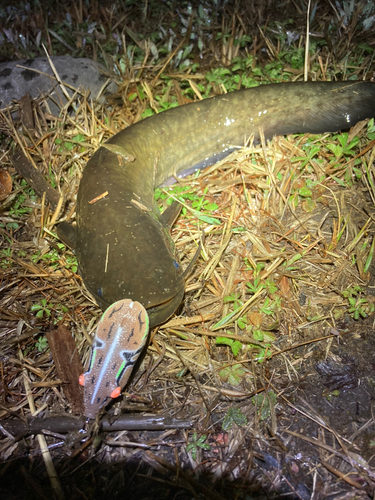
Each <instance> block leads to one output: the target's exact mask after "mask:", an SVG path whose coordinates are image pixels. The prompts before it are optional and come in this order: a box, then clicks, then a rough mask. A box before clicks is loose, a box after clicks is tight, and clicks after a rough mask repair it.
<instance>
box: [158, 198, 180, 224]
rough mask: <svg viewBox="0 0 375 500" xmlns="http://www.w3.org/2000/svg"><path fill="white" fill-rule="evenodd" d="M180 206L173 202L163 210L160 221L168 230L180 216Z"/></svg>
mask: <svg viewBox="0 0 375 500" xmlns="http://www.w3.org/2000/svg"><path fill="white" fill-rule="evenodd" d="M181 206H182V205H181V203H179V202H178V201H174V202H173V203H172V205H169V207H168V208H166V209H165V210H164V212H163V213H162V214H161V220H162V223H163V224H164V225H165V226H168V227H169V228H171V227H172V226H173V224H174V223H175V221H176V219H177V217H178V216H179V215H180V212H181Z"/></svg>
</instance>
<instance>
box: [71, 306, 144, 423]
mask: <svg viewBox="0 0 375 500" xmlns="http://www.w3.org/2000/svg"><path fill="white" fill-rule="evenodd" d="M148 330H149V319H148V315H147V312H146V309H145V308H144V307H143V306H142V305H141V304H140V303H139V302H133V301H132V300H130V299H123V300H119V301H118V302H115V303H114V304H112V305H111V306H110V307H108V309H107V310H106V311H105V312H104V314H103V316H102V317H101V320H100V322H99V325H98V327H97V330H96V334H95V339H94V343H93V347H92V352H91V358H90V363H89V369H88V371H87V372H86V373H84V374H82V375H81V376H80V378H79V383H80V384H81V385H82V386H83V387H84V413H85V416H87V417H89V418H95V417H96V415H97V414H98V412H99V410H100V409H101V408H102V407H103V406H104V405H105V404H107V403H108V402H109V400H110V398H117V397H118V396H119V395H120V394H121V390H122V389H123V388H124V387H125V385H126V383H127V381H128V380H129V377H130V374H131V372H132V370H133V366H134V364H135V362H136V361H137V359H138V356H139V355H140V353H141V351H142V349H143V347H144V345H145V343H146V339H147V334H148Z"/></svg>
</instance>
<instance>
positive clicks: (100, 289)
mask: <svg viewBox="0 0 375 500" xmlns="http://www.w3.org/2000/svg"><path fill="white" fill-rule="evenodd" d="M98 295H99V297H103V290H102V288H101V287H99V288H98Z"/></svg>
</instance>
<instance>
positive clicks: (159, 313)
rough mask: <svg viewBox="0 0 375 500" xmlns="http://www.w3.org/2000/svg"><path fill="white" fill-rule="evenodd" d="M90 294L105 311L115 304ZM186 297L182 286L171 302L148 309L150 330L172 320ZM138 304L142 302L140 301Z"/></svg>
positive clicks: (167, 301)
mask: <svg viewBox="0 0 375 500" xmlns="http://www.w3.org/2000/svg"><path fill="white" fill-rule="evenodd" d="M86 288H87V286H86ZM88 290H89V289H88ZM89 292H90V293H91V294H92V295H93V296H94V298H95V301H96V302H97V303H98V305H99V307H100V308H101V309H102V310H103V311H104V310H106V309H107V308H108V307H109V306H110V305H111V304H112V303H113V302H107V301H106V300H104V299H103V297H100V295H98V294H97V293H96V294H93V293H92V291H91V290H89ZM184 295H185V287H184V286H182V287H181V288H180V289H179V290H178V292H177V293H176V295H174V296H173V297H172V298H170V299H169V300H166V301H165V302H162V303H160V304H156V305H154V306H152V307H149V308H147V309H146V312H147V315H148V318H149V321H150V328H153V327H154V326H156V325H159V324H160V323H164V322H165V321H166V320H167V319H168V318H170V317H171V316H172V314H173V313H174V312H175V311H176V309H177V308H178V306H179V305H180V304H181V302H182V299H183V298H184ZM123 298H126V297H123ZM129 298H130V297H129ZM118 300H121V299H118ZM132 300H135V299H132ZM137 300H138V299H137ZM138 302H140V301H139V300H138Z"/></svg>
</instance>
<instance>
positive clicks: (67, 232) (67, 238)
mask: <svg viewBox="0 0 375 500" xmlns="http://www.w3.org/2000/svg"><path fill="white" fill-rule="evenodd" d="M56 232H57V236H58V237H59V238H60V240H61V241H62V242H63V243H64V244H65V245H67V246H68V247H69V248H71V249H72V250H74V249H75V247H76V242H77V228H76V226H73V225H72V224H71V223H70V222H60V224H59V225H58V226H57V227H56Z"/></svg>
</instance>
